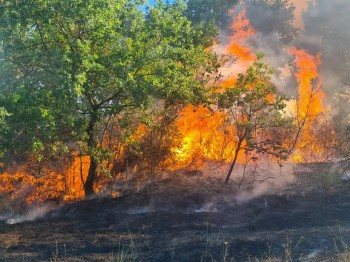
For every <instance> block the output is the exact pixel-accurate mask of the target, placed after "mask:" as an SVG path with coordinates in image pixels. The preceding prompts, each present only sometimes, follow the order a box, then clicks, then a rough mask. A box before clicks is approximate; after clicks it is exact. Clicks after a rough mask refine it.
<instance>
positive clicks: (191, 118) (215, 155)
mask: <svg viewBox="0 0 350 262" xmlns="http://www.w3.org/2000/svg"><path fill="white" fill-rule="evenodd" d="M231 13H232V15H234V14H235V12H234V11H232V12H231ZM231 30H232V35H231V36H230V37H229V38H228V40H229V42H230V43H229V44H228V45H227V46H226V47H225V50H226V52H227V53H228V54H229V55H231V56H233V57H234V58H236V59H237V61H236V62H235V65H234V67H235V68H232V67H230V68H228V70H229V71H230V72H234V74H231V75H229V76H226V79H225V80H224V81H223V82H222V83H221V84H220V86H221V87H222V89H225V88H227V87H232V86H233V85H234V84H235V82H236V77H237V74H236V73H242V72H244V71H245V70H246V69H247V68H248V66H249V65H250V64H251V63H252V62H253V61H254V59H255V54H254V52H253V51H252V50H251V49H250V48H248V47H247V46H245V44H244V42H245V41H246V40H247V39H249V38H250V37H252V36H253V35H254V34H255V29H254V28H253V27H252V26H251V24H250V22H249V20H248V18H247V15H246V9H242V11H240V12H239V13H238V14H237V15H236V17H235V19H234V22H233V23H232V25H231ZM221 91H222V90H221ZM226 119H227V116H226V115H225V113H223V112H215V111H211V110H210V109H208V108H205V107H199V108H194V107H193V106H188V107H186V108H185V109H184V110H183V111H182V114H181V117H180V119H179V120H178V121H177V123H176V124H177V127H178V128H179V130H180V131H181V132H182V134H183V136H184V139H183V146H182V148H180V149H177V150H176V153H177V156H178V157H177V159H176V160H177V161H178V165H179V166H187V167H190V168H200V167H201V166H202V165H203V160H205V159H206V160H213V161H227V162H230V161H231V160H232V158H233V157H234V148H235V144H234V143H235V138H234V137H235V130H232V127H230V126H229V125H226V124H225V121H226Z"/></svg>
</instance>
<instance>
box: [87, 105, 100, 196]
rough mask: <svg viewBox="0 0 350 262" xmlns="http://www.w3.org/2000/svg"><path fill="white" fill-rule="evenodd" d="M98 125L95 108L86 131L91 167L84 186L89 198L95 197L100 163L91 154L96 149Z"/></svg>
mask: <svg viewBox="0 0 350 262" xmlns="http://www.w3.org/2000/svg"><path fill="white" fill-rule="evenodd" d="M96 124H97V108H93V110H92V112H91V113H90V121H89V125H88V127H87V129H86V133H87V135H88V143H87V144H88V150H89V156H90V166H89V172H88V175H87V177H86V181H85V184H84V191H85V196H86V197H89V196H92V195H94V193H95V192H94V182H95V178H96V174H97V166H98V161H97V160H96V158H95V157H94V156H93V154H92V153H91V150H92V149H93V148H94V147H96V143H95V137H94V129H95V126H96Z"/></svg>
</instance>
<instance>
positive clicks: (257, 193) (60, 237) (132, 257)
mask: <svg viewBox="0 0 350 262" xmlns="http://www.w3.org/2000/svg"><path fill="white" fill-rule="evenodd" d="M264 183H265V182H264ZM345 183H347V182H345V181H344V184H345ZM312 184H314V183H312ZM349 188H350V187H349ZM246 190H247V191H245V192H243V193H237V189H235V186H234V185H229V186H227V187H224V186H222V180H217V179H214V178H205V179H203V178H196V177H195V178H190V179H179V178H178V179H166V180H161V181H158V182H157V183H151V184H149V185H148V186H147V187H145V188H144V189H143V190H141V192H138V193H137V192H136V193H130V192H129V193H126V194H125V195H123V196H122V197H119V198H103V197H101V198H96V199H91V200H83V201H79V202H76V203H70V204H66V205H64V206H62V207H60V208H58V209H55V210H52V211H50V212H48V213H46V215H45V216H43V217H41V218H40V219H37V220H35V221H27V222H22V223H15V224H8V223H6V220H2V221H0V252H1V253H0V261H231V260H230V259H233V258H234V261H249V259H251V261H255V260H253V258H257V259H259V260H264V259H267V258H275V259H276V260H274V261H282V260H283V261H346V260H345V258H344V257H340V253H342V252H344V251H347V244H348V243H350V191H349V194H347V193H346V190H345V191H342V192H338V191H334V190H330V189H329V188H321V187H316V186H312V185H311V184H310V183H306V182H304V179H301V178H299V179H297V181H293V182H291V183H289V184H284V185H283V187H280V188H279V189H278V190H276V189H275V188H273V187H264V188H263V189H262V188H260V187H259V186H258V187H251V188H247V189H246ZM344 192H345V193H344ZM11 221H12V222H14V221H15V220H7V222H11ZM343 255H344V254H343ZM270 261H271V260H270Z"/></svg>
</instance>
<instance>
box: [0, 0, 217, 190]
mask: <svg viewBox="0 0 350 262" xmlns="http://www.w3.org/2000/svg"><path fill="white" fill-rule="evenodd" d="M143 4H144V1H141V0H74V1H73V0H34V1H31V2H30V3H29V2H28V1H26V0H15V1H13V0H4V1H2V2H1V5H0V24H1V25H2V26H1V28H0V40H1V45H2V49H1V51H2V52H1V58H2V59H4V61H5V62H4V64H3V67H2V72H1V74H2V75H5V72H6V77H5V78H4V81H3V82H2V83H1V90H2V91H4V92H6V93H8V94H9V96H8V97H10V99H12V101H11V103H12V106H11V105H9V109H8V111H9V113H12V112H16V114H13V117H12V116H9V117H8V119H9V122H11V121H12V124H13V128H15V129H16V130H18V129H21V130H22V131H23V130H26V131H25V132H26V133H27V137H28V140H29V144H32V145H33V144H34V145H36V148H38V146H37V145H38V144H40V143H42V144H43V145H44V148H45V146H46V144H47V142H50V143H51V144H52V141H55V140H57V141H62V139H63V138H62V136H63V135H64V136H65V138H66V141H67V142H69V140H70V142H73V143H79V142H82V143H84V144H85V146H86V148H87V152H86V153H87V154H88V155H89V156H90V159H91V164H90V167H89V172H88V176H87V179H86V181H85V182H84V187H85V188H84V189H85V194H86V195H91V194H93V193H94V190H93V185H94V181H95V178H96V175H97V170H98V164H99V158H98V156H99V154H100V153H99V152H100V150H101V146H100V144H99V143H98V139H97V134H98V130H97V129H98V126H99V124H100V123H101V122H102V121H104V119H106V118H107V117H108V116H111V115H117V114H119V115H123V112H124V111H125V110H129V109H131V108H140V107H146V106H147V103H148V102H149V97H150V96H154V97H157V98H161V99H164V101H165V102H164V105H165V106H167V105H171V104H176V103H188V102H199V101H200V100H202V99H204V98H205V93H204V90H203V88H202V87H203V85H204V84H205V83H206V82H207V81H208V77H209V74H208V73H210V72H212V71H213V70H216V68H217V64H216V60H215V59H214V58H215V55H213V54H210V53H208V52H205V51H204V48H203V47H204V46H202V45H201V44H200V42H201V41H202V42H205V40H206V41H207V39H204V38H203V36H202V35H200V33H198V32H197V30H195V28H194V27H192V26H191V23H190V21H189V20H188V19H187V18H186V17H184V15H183V14H184V12H185V5H184V4H183V3H182V2H181V1H176V2H175V3H174V4H171V5H166V4H163V3H162V2H161V1H158V3H157V4H156V5H155V6H152V7H148V8H147V9H146V11H145V10H144V8H142V5H143ZM208 37H209V36H208ZM19 101H20V102H19ZM0 102H1V103H4V104H5V103H7V104H10V103H9V101H8V100H7V99H4V96H3V97H2V99H1V101H0ZM19 104H21V106H20V107H16V106H17V105H19ZM17 113H18V114H17ZM11 117H12V118H11ZM19 117H20V119H18V118H19ZM16 118H17V120H16ZM17 122H20V126H19V127H18V129H17V127H16V126H14V123H17ZM36 125H37V126H36ZM27 128H29V130H27ZM16 132H21V131H16ZM13 138H15V137H13ZM39 148H40V146H39Z"/></svg>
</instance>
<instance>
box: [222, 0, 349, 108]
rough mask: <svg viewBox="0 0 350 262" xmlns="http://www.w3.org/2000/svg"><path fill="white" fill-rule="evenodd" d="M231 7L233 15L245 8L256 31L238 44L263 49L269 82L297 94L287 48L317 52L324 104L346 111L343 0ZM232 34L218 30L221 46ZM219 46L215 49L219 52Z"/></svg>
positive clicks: (236, 69)
mask: <svg viewBox="0 0 350 262" xmlns="http://www.w3.org/2000/svg"><path fill="white" fill-rule="evenodd" d="M233 8H234V12H232V14H233V15H234V16H237V15H238V14H239V13H240V11H241V10H243V9H245V10H246V15H247V18H248V20H249V22H250V24H251V26H252V27H253V28H254V29H255V31H256V33H255V34H254V35H253V36H251V37H249V38H246V39H242V40H241V42H242V43H243V44H244V46H245V47H248V48H250V49H251V50H252V51H253V52H257V51H262V52H264V53H265V61H266V62H267V63H268V64H270V65H271V66H272V67H273V68H274V69H275V70H276V73H275V74H274V75H273V76H272V82H273V84H274V85H275V86H276V87H277V88H278V90H279V92H280V93H282V94H285V95H288V96H290V97H293V96H295V95H296V94H297V82H296V79H295V77H294V72H295V70H296V69H295V65H294V61H295V57H294V56H293V55H291V54H290V52H289V50H290V49H291V48H292V47H295V48H297V49H303V50H306V51H307V52H308V53H309V54H311V55H313V56H316V54H321V58H322V64H321V65H320V68H319V71H320V75H321V79H322V81H323V85H322V89H323V91H324V92H325V94H326V100H325V102H326V104H325V105H324V106H328V105H331V108H332V109H333V110H334V108H335V107H336V106H338V107H339V106H341V107H342V108H341V111H343V112H344V110H345V112H350V106H348V104H349V103H347V102H348V101H349V100H350V94H349V91H348V90H349V88H350V73H349V72H350V46H349V43H350V31H349V30H348V29H347V24H348V14H349V13H350V5H349V1H348V0H337V1H329V0H311V1H310V0H293V1H292V0H289V1H287V0H273V1H260V0H245V1H243V4H241V5H236V6H235V7H233ZM234 20H235V19H234V18H233V21H234ZM234 33H235V32H233V31H232V30H231V31H230V30H227V29H226V30H223V32H221V34H220V36H221V43H222V46H225V45H227V42H228V41H229V40H228V39H229V37H228V36H230V35H232V34H234ZM222 49H223V47H217V48H216V50H218V51H219V53H222ZM230 66H231V71H230ZM244 66H245V65H242V64H240V62H239V61H237V62H236V65H228V66H227V68H223V69H222V73H223V75H225V76H228V75H230V74H237V73H240V72H242V71H243V70H244V69H243V68H244ZM345 104H346V105H345Z"/></svg>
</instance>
